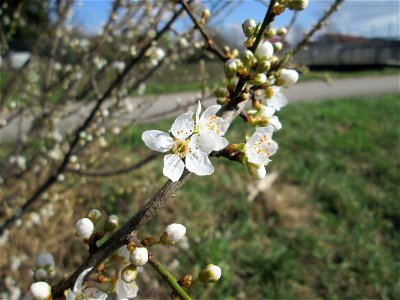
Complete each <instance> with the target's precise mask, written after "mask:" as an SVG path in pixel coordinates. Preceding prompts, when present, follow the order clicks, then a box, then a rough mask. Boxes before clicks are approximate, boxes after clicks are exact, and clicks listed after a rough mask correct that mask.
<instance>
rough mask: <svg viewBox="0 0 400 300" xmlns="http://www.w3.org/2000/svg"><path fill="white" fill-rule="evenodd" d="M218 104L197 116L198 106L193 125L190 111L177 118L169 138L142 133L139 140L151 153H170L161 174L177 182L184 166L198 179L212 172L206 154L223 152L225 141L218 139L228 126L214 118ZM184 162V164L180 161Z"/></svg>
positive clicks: (162, 135)
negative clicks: (152, 151)
mask: <svg viewBox="0 0 400 300" xmlns="http://www.w3.org/2000/svg"><path fill="white" fill-rule="evenodd" d="M219 109H220V106H219V105H213V106H211V107H209V108H207V109H206V110H205V111H204V113H203V114H202V116H201V117H200V116H199V115H200V110H201V105H200V104H199V108H198V110H197V113H196V126H195V122H194V121H193V114H194V113H193V112H191V111H189V112H187V113H184V114H182V115H180V116H179V117H177V118H176V119H175V121H174V123H173V124H172V127H171V135H172V136H170V135H169V134H167V133H165V132H162V131H159V130H148V131H145V132H144V133H143V134H142V140H143V141H144V143H145V144H146V146H147V147H149V148H150V149H151V150H154V151H158V152H163V153H164V152H167V151H169V150H171V151H172V153H173V154H167V155H166V156H165V157H164V168H163V174H164V175H165V176H166V177H168V178H169V179H171V180H172V181H174V182H176V181H178V180H179V178H180V177H181V175H182V173H183V171H184V169H185V166H186V168H187V169H188V170H189V171H190V172H193V173H195V174H196V175H199V176H205V175H211V174H212V173H213V172H214V167H213V166H212V164H211V162H210V160H209V158H208V154H209V153H211V152H212V151H216V150H220V149H223V148H224V147H225V146H226V145H227V144H228V141H226V139H224V138H221V136H222V135H223V134H225V132H226V130H227V128H228V126H229V123H228V122H226V121H225V120H223V119H222V118H218V117H217V116H215V113H216V112H217V111H218V110H219ZM183 159H184V160H185V162H184V161H183Z"/></svg>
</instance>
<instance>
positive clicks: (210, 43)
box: [179, 0, 227, 61]
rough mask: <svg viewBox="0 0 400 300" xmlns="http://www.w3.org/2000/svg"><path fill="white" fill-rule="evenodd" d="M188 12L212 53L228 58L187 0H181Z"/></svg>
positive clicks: (224, 59) (224, 58)
mask: <svg viewBox="0 0 400 300" xmlns="http://www.w3.org/2000/svg"><path fill="white" fill-rule="evenodd" d="M179 2H180V3H181V4H182V6H183V8H184V9H185V11H186V12H187V14H188V15H189V17H190V19H191V20H192V21H193V23H194V24H195V26H196V28H197V29H198V30H199V31H200V33H201V35H202V36H203V38H204V39H205V40H206V43H207V47H208V50H209V51H211V52H212V53H214V54H216V55H217V56H218V57H219V58H220V59H222V60H223V61H226V60H227V57H226V56H225V54H224V52H222V50H221V49H220V48H219V47H218V45H217V44H216V43H215V42H214V40H213V39H212V38H211V36H210V35H209V34H208V33H207V32H206V30H205V29H204V28H203V26H202V25H200V23H199V21H198V20H197V19H196V17H195V15H194V14H193V12H192V10H191V9H190V7H189V5H187V3H186V1H185V0H180V1H179Z"/></svg>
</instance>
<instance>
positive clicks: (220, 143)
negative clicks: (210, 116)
mask: <svg viewBox="0 0 400 300" xmlns="http://www.w3.org/2000/svg"><path fill="white" fill-rule="evenodd" d="M214 142H215V143H214V149H213V151H219V150H222V149H224V148H225V147H226V146H228V145H229V142H228V140H227V139H226V138H223V137H222V136H219V135H217V134H215V139H214Z"/></svg>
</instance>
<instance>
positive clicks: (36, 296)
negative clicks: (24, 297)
mask: <svg viewBox="0 0 400 300" xmlns="http://www.w3.org/2000/svg"><path fill="white" fill-rule="evenodd" d="M29 291H30V293H31V295H32V298H33V300H46V299H48V298H50V296H51V286H50V285H49V284H48V283H47V282H44V281H38V282H35V283H33V284H32V285H31V287H30V289H29Z"/></svg>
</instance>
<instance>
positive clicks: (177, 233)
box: [160, 223, 186, 245]
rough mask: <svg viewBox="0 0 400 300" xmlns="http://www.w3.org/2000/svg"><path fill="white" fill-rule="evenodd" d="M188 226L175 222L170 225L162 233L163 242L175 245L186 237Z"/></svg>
mask: <svg viewBox="0 0 400 300" xmlns="http://www.w3.org/2000/svg"><path fill="white" fill-rule="evenodd" d="M185 234H186V227H185V226H183V225H182V224H177V223H173V224H170V225H168V226H167V227H166V228H165V230H164V232H163V234H162V235H161V238H160V239H161V242H162V243H163V244H166V245H173V244H175V243H177V242H179V241H180V240H182V239H183V238H184V236H185Z"/></svg>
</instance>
